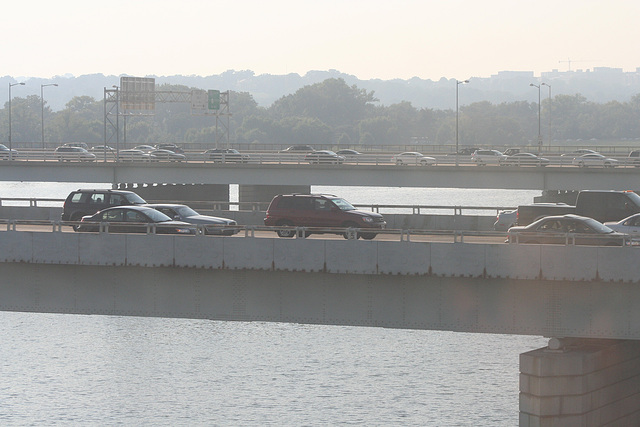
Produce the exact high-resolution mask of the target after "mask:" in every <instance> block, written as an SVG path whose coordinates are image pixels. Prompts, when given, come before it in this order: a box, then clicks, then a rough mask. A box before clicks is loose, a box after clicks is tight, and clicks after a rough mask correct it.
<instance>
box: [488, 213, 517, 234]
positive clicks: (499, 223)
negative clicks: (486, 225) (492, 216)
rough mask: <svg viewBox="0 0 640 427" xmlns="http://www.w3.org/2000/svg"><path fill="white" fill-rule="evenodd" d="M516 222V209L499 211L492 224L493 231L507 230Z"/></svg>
mask: <svg viewBox="0 0 640 427" xmlns="http://www.w3.org/2000/svg"><path fill="white" fill-rule="evenodd" d="M517 224H518V210H517V209H515V210H509V211H500V212H499V213H498V216H497V217H496V222H495V223H494V224H493V229H494V230H495V231H507V230H509V229H510V228H511V227H514V226H516V225H517Z"/></svg>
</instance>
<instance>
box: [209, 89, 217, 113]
mask: <svg viewBox="0 0 640 427" xmlns="http://www.w3.org/2000/svg"><path fill="white" fill-rule="evenodd" d="M219 109H220V91H219V90H211V89H210V90H209V110H219Z"/></svg>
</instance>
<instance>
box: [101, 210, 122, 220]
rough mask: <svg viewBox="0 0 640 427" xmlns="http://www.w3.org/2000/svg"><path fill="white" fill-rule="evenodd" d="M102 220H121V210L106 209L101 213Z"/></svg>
mask: <svg viewBox="0 0 640 427" xmlns="http://www.w3.org/2000/svg"><path fill="white" fill-rule="evenodd" d="M102 221H105V222H122V211H119V210H117V211H106V212H103V213H102Z"/></svg>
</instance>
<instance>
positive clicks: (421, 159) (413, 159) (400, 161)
mask: <svg viewBox="0 0 640 427" xmlns="http://www.w3.org/2000/svg"><path fill="white" fill-rule="evenodd" d="M391 161H392V162H393V163H395V164H396V165H420V166H431V165H435V164H436V163H437V161H436V159H435V158H434V157H428V156H425V155H424V154H422V153H418V152H417V151H407V152H404V153H400V154H396V155H395V156H393V157H392V158H391Z"/></svg>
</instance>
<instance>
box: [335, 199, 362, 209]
mask: <svg viewBox="0 0 640 427" xmlns="http://www.w3.org/2000/svg"><path fill="white" fill-rule="evenodd" d="M331 201H332V202H333V203H335V204H336V206H337V207H339V208H340V210H343V211H354V210H356V208H354V207H353V206H352V205H351V203H349V202H347V201H346V200H344V199H340V198H337V197H336V198H335V199H331Z"/></svg>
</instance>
